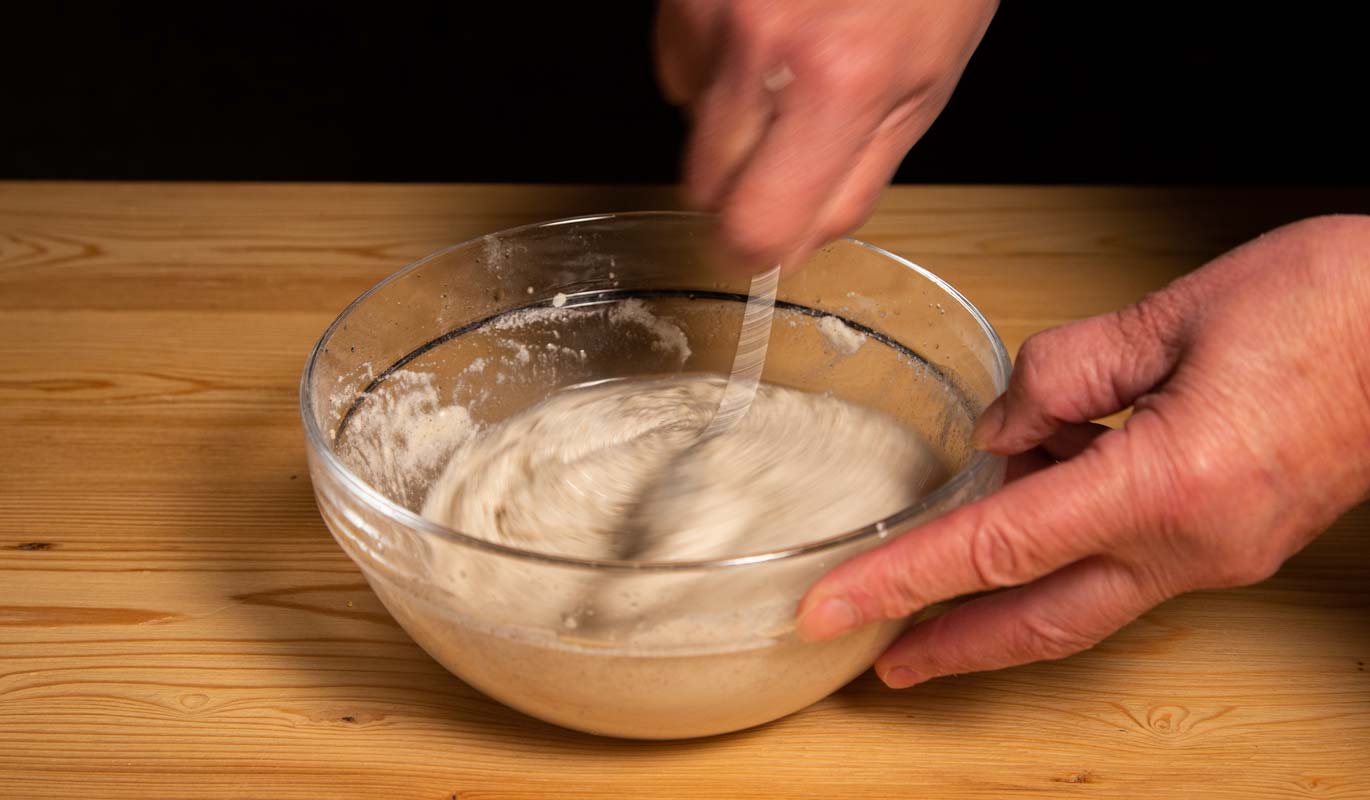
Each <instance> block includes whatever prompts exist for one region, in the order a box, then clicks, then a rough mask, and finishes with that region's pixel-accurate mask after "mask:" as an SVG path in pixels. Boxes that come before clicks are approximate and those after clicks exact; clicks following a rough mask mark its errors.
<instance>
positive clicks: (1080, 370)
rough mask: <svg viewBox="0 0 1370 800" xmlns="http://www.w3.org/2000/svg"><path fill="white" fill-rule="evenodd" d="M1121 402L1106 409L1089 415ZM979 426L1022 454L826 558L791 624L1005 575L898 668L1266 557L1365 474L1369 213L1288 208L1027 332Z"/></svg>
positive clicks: (1145, 601)
mask: <svg viewBox="0 0 1370 800" xmlns="http://www.w3.org/2000/svg"><path fill="white" fill-rule="evenodd" d="M1129 406H1131V407H1133V409H1134V413H1133V414H1132V416H1131V417H1130V418H1129V419H1128V421H1127V423H1126V425H1125V426H1124V427H1123V428H1121V429H1119V430H1109V429H1107V428H1104V427H1103V426H1099V425H1093V424H1091V423H1090V422H1089V420H1092V419H1097V418H1099V417H1102V416H1106V415H1108V414H1112V413H1114V412H1116V411H1120V410H1123V409H1125V408H1127V407H1129ZM976 436H977V442H978V443H980V444H981V446H982V447H983V448H985V449H987V450H990V451H992V452H995V453H1001V454H1005V455H1013V456H1017V457H1018V458H1017V463H1016V464H1015V467H1016V470H1017V471H1018V472H1020V473H1026V474H1023V475H1022V476H1021V477H1019V478H1018V479H1017V480H1015V481H1013V482H1011V483H1009V484H1008V485H1006V486H1005V487H1004V488H1003V489H1001V490H1000V491H998V492H996V493H994V494H992V495H990V496H989V497H987V498H985V499H983V500H980V501H979V502H976V503H973V504H970V505H967V506H964V507H962V508H960V509H957V510H955V511H952V512H950V513H948V514H946V515H945V516H943V517H941V518H939V519H938V520H936V521H934V522H932V523H930V524H927V525H924V526H922V527H920V528H917V529H915V530H913V531H911V532H909V533H908V534H906V535H904V536H902V537H900V538H898V539H895V540H893V541H891V542H889V543H888V544H886V545H884V546H882V547H880V548H878V549H875V550H872V551H870V552H867V553H865V554H863V555H861V556H858V557H857V558H855V559H853V560H851V561H849V562H847V563H845V564H843V565H841V566H839V567H838V568H837V569H836V570H834V571H833V572H831V573H830V574H828V575H827V576H826V577H824V578H823V579H822V580H821V581H820V582H819V583H818V584H817V585H815V586H814V587H813V588H812V589H811V590H810V592H809V593H808V595H807V596H806V597H805V598H804V600H803V601H802V602H801V604H800V608H799V614H800V632H801V634H802V635H804V636H806V637H807V638H811V639H825V638H831V637H833V636H837V635H840V634H841V633H842V632H844V631H846V630H849V629H851V628H853V627H856V626H859V625H861V624H865V623H869V622H873V621H875V620H882V619H892V618H898V617H903V616H905V615H908V614H911V613H913V612H915V611H917V610H919V609H921V608H924V607H926V606H928V605H930V604H932V603H935V602H938V601H942V600H947V599H951V598H954V597H958V596H962V595H966V594H971V593H976V592H985V591H988V590H995V589H1003V590H1004V591H998V592H993V593H992V594H988V595H986V596H983V597H978V598H975V599H972V600H970V601H968V602H966V603H964V604H962V605H960V606H958V607H956V608H955V609H954V610H952V611H950V612H949V613H947V614H945V615H943V616H941V617H938V618H936V619H933V620H931V621H928V622H925V623H923V624H920V625H917V626H915V627H914V628H913V629H911V630H910V631H909V632H908V633H907V634H906V635H905V636H904V637H903V638H902V639H900V640H899V641H898V642H896V643H895V644H894V645H893V646H892V647H891V648H890V649H889V650H888V651H887V652H886V653H885V654H884V655H883V656H881V658H880V659H879V661H878V662H877V663H876V671H877V672H878V673H879V674H880V676H881V678H882V679H883V680H884V681H885V683H886V684H888V685H890V686H892V687H895V688H899V687H904V686H910V685H913V684H915V683H919V682H922V681H925V680H928V679H930V678H934V677H937V676H941V675H949V674H955V673H964V672H972V671H977V670H988V669H997V668H1001V667H1008V666H1012V665H1016V664H1023V663H1027V662H1031V661H1037V660H1042V659H1053V658H1062V657H1065V656H1068V655H1071V654H1072V653H1076V652H1079V651H1081V650H1085V649H1087V648H1089V647H1090V646H1092V645H1093V644H1095V643H1097V642H1098V641H1100V640H1101V639H1103V638H1104V637H1106V636H1108V635H1109V634H1111V633H1113V632H1114V631H1116V630H1118V629H1119V628H1121V627H1122V626H1123V625H1125V624H1127V623H1128V622H1129V621H1131V620H1133V619H1135V618H1136V617H1137V616H1139V615H1140V614H1142V613H1143V612H1145V611H1146V610H1147V609H1149V608H1151V607H1152V606H1154V605H1156V604H1157V603H1160V602H1161V601H1163V600H1165V599H1167V598H1170V597H1173V596H1175V595H1177V594H1180V593H1182V592H1186V591H1190V590H1194V589H1206V588H1218V587H1230V586H1241V585H1246V584H1251V583H1255V582H1258V581H1261V580H1263V579H1265V578H1267V577H1269V576H1270V575H1271V574H1272V573H1274V572H1275V571H1276V570H1277V569H1278V568H1279V567H1280V565H1281V564H1282V563H1283V562H1284V561H1285V560H1286V559H1288V558H1289V557H1290V556H1291V555H1293V554H1294V553H1295V552H1297V551H1298V550H1300V549H1301V548H1303V547H1304V546H1305V545H1307V544H1308V543H1309V542H1310V541H1311V540H1312V539H1314V538H1315V537H1316V536H1317V535H1318V534H1319V533H1321V532H1322V531H1323V530H1324V529H1325V528H1326V527H1327V526H1328V525H1330V524H1331V523H1332V522H1333V521H1334V520H1335V519H1336V517H1337V516H1338V515H1340V514H1341V513H1343V512H1344V511H1346V510H1347V509H1349V508H1350V507H1352V506H1353V505H1355V504H1356V503H1358V502H1361V501H1363V500H1365V499H1366V497H1367V494H1368V493H1370V217H1365V216H1342V217H1321V218H1314V219H1309V220H1304V221H1302V222H1298V223H1295V224H1292V225H1288V226H1285V227H1283V228H1280V229H1278V230H1275V231H1273V232H1271V233H1268V234H1266V235H1264V236H1261V237H1260V238H1258V239H1256V240H1254V241H1252V242H1249V243H1247V244H1245V245H1243V246H1241V247H1239V248H1237V249H1235V250H1233V251H1231V252H1229V253H1227V254H1225V255H1223V256H1221V257H1220V258H1218V259H1216V260H1215V261H1213V262H1211V263H1209V264H1208V265H1206V266H1205V267H1203V268H1202V269H1199V270H1197V271H1195V272H1193V273H1191V274H1189V275H1187V276H1186V277H1184V278H1182V279H1180V280H1178V281H1176V282H1175V283H1173V284H1171V285H1170V286H1168V287H1166V288H1165V289H1163V290H1161V291H1159V292H1157V293H1155V294H1153V295H1151V296H1148V297H1147V298H1145V299H1143V300H1142V301H1141V302H1139V303H1137V304H1136V305H1133V306H1130V307H1128V308H1125V309H1123V310H1121V311H1117V312H1114V313H1112V314H1107V315H1104V316H1100V317H1094V318H1091V319H1086V320H1083V321H1081V322H1076V323H1073V324H1070V325H1066V326H1063V327H1059V328H1055V329H1052V330H1048V331H1044V332H1042V333H1039V334H1037V335H1035V336H1033V337H1032V338H1030V339H1029V340H1028V341H1027V342H1025V343H1024V344H1023V347H1022V350H1021V351H1020V352H1019V355H1018V361H1017V366H1016V368H1015V370H1014V373H1013V377H1012V379H1011V381H1010V386H1009V389H1008V391H1007V392H1006V393H1005V394H1004V395H1003V396H1002V397H1000V398H999V399H998V400H996V401H995V402H994V403H993V404H992V405H991V406H990V407H989V408H988V409H987V410H986V411H985V413H984V414H983V415H982V417H981V419H980V421H979V424H978V425H977V428H976ZM1058 460H1059V463H1056V462H1057V461H1058Z"/></svg>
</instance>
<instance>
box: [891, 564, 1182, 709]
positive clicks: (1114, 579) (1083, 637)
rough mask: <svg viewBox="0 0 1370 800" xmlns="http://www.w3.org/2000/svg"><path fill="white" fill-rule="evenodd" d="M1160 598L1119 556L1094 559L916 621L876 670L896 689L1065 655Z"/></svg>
mask: <svg viewBox="0 0 1370 800" xmlns="http://www.w3.org/2000/svg"><path fill="white" fill-rule="evenodd" d="M1164 599H1165V597H1164V596H1162V595H1160V594H1159V593H1158V592H1156V591H1154V590H1152V589H1151V588H1150V587H1148V586H1145V585H1142V584H1141V583H1139V582H1138V581H1137V580H1136V578H1135V577H1134V575H1133V574H1132V573H1131V572H1130V571H1129V570H1128V569H1127V568H1126V567H1124V566H1123V565H1121V564H1120V563H1118V562H1116V561H1112V560H1109V559H1106V558H1092V559H1089V560H1086V561H1081V562H1079V563H1078V564H1073V565H1071V566H1069V567H1066V568H1065V569H1063V570H1061V571H1059V572H1056V573H1053V574H1051V575H1049V576H1047V577H1045V578H1042V579H1041V580H1039V581H1036V582H1033V583H1030V584H1028V585H1026V586H1023V587H1020V588H1017V589H1012V590H1009V591H1006V592H999V593H997V594H993V595H989V596H986V597H981V598H978V599H975V600H972V601H970V602H968V603H966V604H965V605H962V606H959V607H958V608H955V609H953V610H952V611H950V612H948V613H946V614H944V615H942V616H940V617H937V618H936V619H933V620H929V621H928V622H924V623H922V624H919V625H916V626H915V627H914V628H913V629H912V630H910V631H909V632H908V633H906V634H904V636H903V637H902V638H900V639H899V640H898V641H897V642H895V643H894V644H893V645H892V646H891V647H890V648H889V649H888V650H887V651H885V653H884V654H883V655H882V656H880V658H879V659H878V660H877V661H876V662H875V670H876V673H877V674H879V675H880V678H881V680H883V681H884V682H885V683H886V684H887V685H888V686H890V688H893V689H902V688H904V687H906V686H912V685H914V684H916V683H922V682H923V681H926V680H929V679H931V678H936V677H939V676H942V675H955V674H960V673H965V672H979V671H982V670H991V669H1001V668H1004V667H1012V666H1017V665H1019V664H1027V663H1031V662H1033V661H1041V660H1044V659H1057V658H1065V657H1066V656H1069V655H1073V654H1075V653H1078V652H1081V651H1083V650H1087V649H1089V648H1090V647H1092V646H1093V645H1094V644H1096V643H1098V642H1099V641H1102V640H1103V639H1104V638H1106V637H1107V636H1109V635H1110V634H1112V633H1113V632H1115V631H1117V630H1118V629H1119V628H1121V627H1123V626H1124V625H1126V624H1128V623H1129V622H1131V621H1132V620H1134V619H1136V618H1137V617H1138V616H1140V615H1141V614H1142V613H1143V612H1145V611H1146V610H1147V609H1148V608H1150V607H1152V606H1153V605H1155V604H1157V603H1159V602H1161V601H1162V600H1164Z"/></svg>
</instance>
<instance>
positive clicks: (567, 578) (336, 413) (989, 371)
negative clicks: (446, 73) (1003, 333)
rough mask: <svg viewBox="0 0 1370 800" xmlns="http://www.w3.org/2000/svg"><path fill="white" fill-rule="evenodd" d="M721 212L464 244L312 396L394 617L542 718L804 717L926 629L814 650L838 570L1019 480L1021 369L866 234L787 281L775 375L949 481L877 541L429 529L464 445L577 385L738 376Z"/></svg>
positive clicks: (580, 724) (319, 449)
mask: <svg viewBox="0 0 1370 800" xmlns="http://www.w3.org/2000/svg"><path fill="white" fill-rule="evenodd" d="M711 229H712V220H711V218H710V217H708V216H704V215H696V214H685V213H673V212H672V213H667V212H646V213H632V214H612V215H600V216H591V217H580V218H576V219H565V220H557V221H554V222H546V223H540V224H535V225H528V226H524V227H520V228H515V229H512V230H508V231H503V232H500V233H494V234H490V235H488V236H484V237H481V238H478V239H473V240H471V241H468V242H465V243H463V244H459V245H455V246H453V247H450V248H447V249H446V250H442V251H440V252H437V253H435V254H433V255H431V256H429V257H427V258H425V259H423V260H421V261H419V262H417V263H415V264H413V265H411V266H409V267H406V268H405V269H403V270H400V271H399V272H397V273H395V274H394V275H392V276H390V277H389V278H387V279H386V280H384V281H382V282H381V283H380V284H378V285H377V286H375V287H374V288H372V289H371V290H370V291H368V292H366V293H365V294H363V295H362V296H361V297H359V298H357V300H356V301H355V302H353V303H352V304H351V305H350V306H348V307H347V308H346V309H345V310H344V311H343V312H342V314H341V315H340V316H339V317H338V318H337V320H335V321H334V322H333V324H332V325H331V326H329V328H328V330H327V331H325V332H324V334H323V337H322V338H321V339H320V340H319V343H318V344H317V345H316V346H315V348H314V350H313V352H312V353H311V354H310V356H309V361H308V363H307V365H306V367H305V371H304V376H303V381H302V385H301V392H300V404H301V412H302V414H303V417H304V427H305V432H306V438H307V443H308V454H309V467H310V475H311V477H312V479H313V484H314V492H315V496H316V499H317V501H318V505H319V509H320V511H321V513H322V515H323V518H324V520H325V522H326V523H327V525H328V527H329V529H330V530H331V531H332V533H333V535H334V537H335V538H336V539H337V541H338V543H339V544H340V545H341V546H342V548H343V549H344V550H345V551H346V552H347V554H348V555H349V556H350V557H351V558H352V560H353V561H355V562H356V563H357V565H358V566H359V567H360V568H361V571H362V573H363V574H364V575H365V576H366V579H367V581H368V582H369V583H370V585H371V587H372V588H373V589H374V590H375V592H376V594H377V595H378V596H379V597H380V599H381V600H382V602H384V603H385V606H386V608H388V609H389V610H390V612H391V614H393V615H394V617H395V619H396V620H398V621H399V623H400V624H401V625H402V626H403V627H404V629H405V630H406V631H408V633H409V634H410V635H411V636H413V638H414V639H415V641H417V642H418V643H419V644H420V645H421V646H422V647H423V648H424V649H425V650H426V651H427V652H428V653H429V654H431V655H432V656H433V657H434V658H435V659H437V660H438V661H439V662H441V663H442V664H443V665H444V666H445V667H447V668H448V669H449V670H451V671H452V672H453V673H454V674H456V675H457V676H458V677H460V678H461V679H462V680H464V681H466V682H467V683H469V684H470V685H472V686H474V687H476V688H477V689H479V690H481V691H482V692H485V693H486V694H488V695H490V696H491V697H493V698H496V699H498V700H500V701H502V702H504V703H506V704H507V705H509V706H512V707H514V708H516V709H519V710H521V711H524V712H526V713H528V714H531V715H532V716H535V717H539V718H541V719H543V720H547V721H549V722H553V723H556V724H558V725H563V726H566V727H569V728H576V729H579V730H583V731H589V732H592V733H597V734H604V735H611V736H622V737H632V738H644V739H669V738H684V737H693V736H704V735H709V734H717V733H724V732H727V731H734V730H739V729H742V728H747V727H750V726H753V725H757V724H760V723H763V722H768V721H770V720H773V719H776V718H778V717H781V716H784V715H786V714H789V713H791V712H793V711H797V710H799V709H801V708H804V707H805V706H808V705H810V704H812V703H814V702H815V701H817V700H819V699H821V698H823V697H825V696H826V695H828V694H829V693H831V692H832V691H834V690H836V689H837V688H839V687H841V686H842V685H843V684H845V683H847V682H848V681H850V680H851V679H852V678H854V677H855V676H857V675H858V674H860V673H861V672H862V671H864V670H865V669H867V668H868V667H869V666H870V664H871V663H872V662H873V661H874V659H875V657H876V656H877V655H878V654H879V653H880V652H881V650H883V649H884V648H885V647H886V646H887V645H888V644H889V643H890V642H891V641H892V640H893V638H894V637H895V636H897V635H898V633H899V632H900V631H901V630H902V629H903V627H904V626H905V625H906V624H907V621H894V622H886V623H883V624H877V625H871V626H868V627H866V628H864V629H862V630H860V631H857V632H854V633H851V634H848V635H846V636H843V637H841V638H839V639H836V640H834V641H830V642H823V643H806V642H802V641H800V639H799V638H798V637H797V635H796V634H795V627H794V610H795V607H796V605H797V603H798V601H799V599H800V597H801V596H802V594H803V592H804V590H805V589H806V588H807V587H808V586H810V585H812V583H813V582H814V581H815V580H817V579H818V578H819V577H820V576H821V575H822V574H823V573H824V572H826V571H827V570H829V569H831V568H832V567H834V566H836V565H837V564H838V563H840V562H842V561H843V560H844V559H847V558H849V557H851V556H853V555H855V554H857V553H860V552H862V551H864V550H867V549H869V548H871V547H874V546H876V545H877V544H879V543H880V542H881V541H882V540H884V539H886V538H887V537H892V536H896V535H898V534H900V533H902V532H903V531H905V530H907V529H909V528H911V527H913V526H915V525H917V524H919V523H921V522H925V521H927V520H928V519H930V518H932V517H934V516H936V515H938V514H941V513H943V512H945V511H947V510H949V509H951V508H954V507H956V506H958V505H961V504H964V503H966V502H969V501H971V500H973V499H975V498H977V497H980V496H981V495H983V494H985V493H987V492H989V491H991V490H993V489H994V488H996V487H997V486H998V485H999V484H1000V483H1001V481H1002V479H1003V467H1004V464H1003V461H1002V459H999V458H995V457H992V456H989V455H987V454H984V453H980V452H977V451H975V450H974V449H973V448H972V447H971V445H970V431H971V427H972V425H973V423H974V421H975V418H976V416H977V415H978V414H979V412H980V411H981V410H982V409H983V408H984V407H985V406H986V405H987V404H988V403H989V401H990V400H992V399H993V398H994V397H995V396H997V395H998V394H999V393H1000V392H1001V391H1003V389H1004V388H1005V386H1006V385H1007V380H1008V374H1009V360H1008V356H1007V353H1006V352H1005V351H1004V347H1003V344H1002V342H1001V341H1000V340H999V337H998V335H997V334H996V333H995V332H994V330H993V329H992V328H991V327H990V325H989V323H987V322H986V321H985V318H984V317H983V316H982V315H981V314H980V312H979V311H977V310H976V309H975V308H974V307H973V306H972V305H971V304H970V303H969V302H968V301H967V300H966V299H965V298H964V297H962V296H961V295H960V294H959V293H958V292H957V291H956V290H955V289H953V288H952V287H951V286H949V285H947V284H946V283H945V282H944V281H942V280H941V279H939V278H938V277H937V276H935V275H933V274H931V273H929V272H927V271H926V270H923V269H921V268H919V267H918V266H916V265H914V264H911V263H909V262H908V261H906V260H904V259H902V258H899V257H898V256H895V255H893V254H891V253H888V252H886V251H884V250H881V249H879V248H877V247H872V246H870V245H868V244H864V243H861V242H858V241H855V240H852V239H844V240H841V241H838V242H836V243H834V244H831V245H829V246H827V247H825V248H823V249H822V250H821V251H819V252H818V253H816V254H815V255H814V256H813V258H812V259H811V260H810V261H809V263H808V264H807V265H806V266H805V267H804V268H803V269H802V270H800V271H798V272H795V273H793V274H790V275H787V276H786V277H785V278H784V279H783V280H782V281H781V285H780V290H779V296H778V301H777V304H776V318H775V327H774V332H773V335H772V341H771V344H770V353H769V356H768V360H767V362H766V369H765V374H764V376H763V377H764V380H766V381H769V382H773V383H777V384H782V385H787V386H790V387H794V388H798V389H803V390H807V391H812V392H818V393H824V392H827V393H831V394H832V395H833V396H836V397H839V398H842V399H844V400H848V401H852V402H855V403H858V404H860V405H864V406H867V407H870V408H873V409H876V410H879V411H882V412H884V413H886V414H888V415H889V416H891V417H893V418H895V419H896V420H899V421H900V422H902V423H903V424H905V425H907V426H908V427H910V428H912V429H913V430H916V431H918V432H919V433H920V434H921V435H922V436H923V437H924V438H925V439H926V441H927V442H928V443H930V444H931V446H932V447H933V448H934V449H935V451H936V453H937V455H938V457H939V458H940V459H941V460H942V461H943V463H944V466H945V467H946V472H947V474H948V475H950V476H951V477H950V478H949V479H947V480H946V481H945V482H944V483H942V484H941V485H940V486H938V487H937V488H936V489H935V490H933V491H932V492H931V493H930V494H927V495H926V496H924V497H923V498H922V499H921V500H919V501H918V502H917V503H915V504H913V505H911V506H909V507H908V508H904V509H902V510H900V511H898V512H897V513H895V514H892V515H890V516H889V517H887V518H885V519H881V520H872V521H871V524H869V525H867V526H865V527H862V528H859V529H857V530H831V531H829V530H815V531H812V536H811V539H810V540H809V541H808V543H806V544H804V545H802V546H798V547H792V548H788V549H784V550H778V551H770V552H754V553H743V554H740V555H738V556H737V557H733V558H726V559H719V560H709V561H661V562H649V561H614V560H591V559H582V558H573V557H566V556H564V555H558V554H557V553H556V552H537V551H531V550H523V549H519V548H515V547H510V546H505V545H501V544H497V543H493V542H490V541H486V540H483V539H481V538H479V537H478V536H476V535H473V533H475V532H465V531H458V530H450V529H448V528H445V527H443V526H441V525H438V524H436V523H434V522H432V521H430V520H428V519H426V518H424V517H423V516H421V515H420V513H419V511H418V510H419V509H420V508H421V507H422V505H423V500H424V494H425V491H426V488H427V487H428V485H429V483H430V482H431V481H432V480H433V478H434V477H435V476H436V475H437V474H438V473H440V472H441V470H442V469H443V467H444V466H445V463H446V461H447V459H448V458H449V457H450V455H451V453H452V452H453V451H454V450H455V449H456V446H457V444H458V443H459V442H460V441H461V440H462V439H463V438H464V437H466V436H470V435H472V434H473V433H474V432H476V431H479V430H480V429H481V428H482V427H483V426H488V425H490V424H491V423H495V422H498V421H500V420H502V419H504V418H506V417H508V416H510V415H512V414H515V413H517V412H519V411H520V410H522V409H524V408H527V407H528V406H530V405H532V404H534V403H536V402H538V401H539V400H541V399H543V398H544V397H546V396H547V395H548V394H549V393H550V392H553V391H555V390H557V389H561V388H565V387H569V386H576V385H582V384H586V383H591V382H595V381H602V380H608V379H615V378H629V377H641V376H658V375H663V374H671V373H681V372H715V373H717V372H723V373H726V372H727V370H728V367H729V365H730V363H731V359H732V355H733V352H734V349H735V347H736V337H737V331H738V328H739V325H740V323H741V316H742V309H743V306H744V303H745V299H746V287H747V279H746V278H745V277H743V276H733V277H726V276H725V277H720V276H718V275H717V274H716V273H715V271H713V270H712V269H710V268H709V256H708V247H707V243H708V241H709V238H710V232H711Z"/></svg>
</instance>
